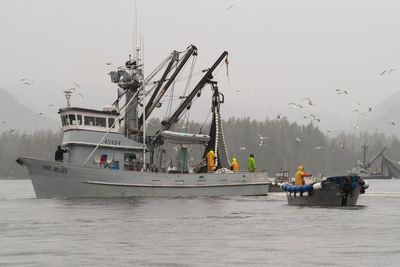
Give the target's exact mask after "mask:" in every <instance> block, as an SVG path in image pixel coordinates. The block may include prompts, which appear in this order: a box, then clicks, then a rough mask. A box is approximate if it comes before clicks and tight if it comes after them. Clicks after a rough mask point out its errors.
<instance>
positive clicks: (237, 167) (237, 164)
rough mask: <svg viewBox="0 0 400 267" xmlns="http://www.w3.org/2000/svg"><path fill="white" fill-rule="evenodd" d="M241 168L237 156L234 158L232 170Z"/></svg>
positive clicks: (236, 170)
mask: <svg viewBox="0 0 400 267" xmlns="http://www.w3.org/2000/svg"><path fill="white" fill-rule="evenodd" d="M239 169H240V167H239V163H238V162H237V160H236V158H232V164H231V171H234V172H238V171H239Z"/></svg>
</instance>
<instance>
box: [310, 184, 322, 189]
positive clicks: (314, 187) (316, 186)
mask: <svg viewBox="0 0 400 267" xmlns="http://www.w3.org/2000/svg"><path fill="white" fill-rule="evenodd" d="M312 187H313V189H314V190H321V189H322V184H321V183H316V184H313V186H312Z"/></svg>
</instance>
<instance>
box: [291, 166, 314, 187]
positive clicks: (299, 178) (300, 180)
mask: <svg viewBox="0 0 400 267" xmlns="http://www.w3.org/2000/svg"><path fill="white" fill-rule="evenodd" d="M309 176H311V173H307V172H305V171H304V167H303V166H302V165H300V166H299V167H298V168H297V172H296V174H295V181H294V185H304V184H305V182H304V177H309Z"/></svg>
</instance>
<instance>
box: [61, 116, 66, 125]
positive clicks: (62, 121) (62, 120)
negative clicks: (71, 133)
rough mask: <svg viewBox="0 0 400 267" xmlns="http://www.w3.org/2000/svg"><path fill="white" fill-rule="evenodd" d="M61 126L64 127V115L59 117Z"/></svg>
mask: <svg viewBox="0 0 400 267" xmlns="http://www.w3.org/2000/svg"><path fill="white" fill-rule="evenodd" d="M61 124H62V126H65V124H66V122H65V117H64V115H63V116H61Z"/></svg>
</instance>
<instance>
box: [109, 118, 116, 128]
mask: <svg viewBox="0 0 400 267" xmlns="http://www.w3.org/2000/svg"><path fill="white" fill-rule="evenodd" d="M114 121H115V119H114V118H108V128H111V127H112V128H115V124H114Z"/></svg>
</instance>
